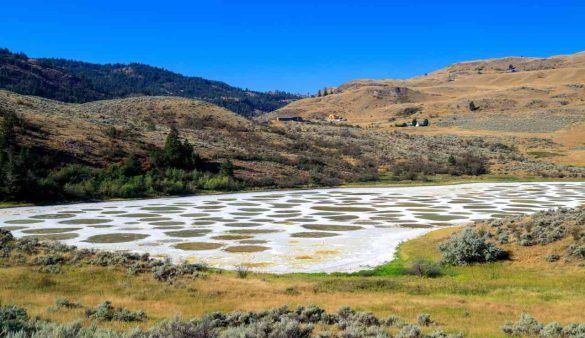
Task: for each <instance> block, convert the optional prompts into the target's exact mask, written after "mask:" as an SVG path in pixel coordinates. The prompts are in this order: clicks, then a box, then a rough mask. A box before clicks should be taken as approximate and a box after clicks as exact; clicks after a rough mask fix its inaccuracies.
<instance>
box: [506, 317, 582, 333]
mask: <svg viewBox="0 0 585 338" xmlns="http://www.w3.org/2000/svg"><path fill="white" fill-rule="evenodd" d="M502 331H503V332H504V333H505V334H507V335H509V336H519V337H526V336H530V337H555V338H556V337H560V338H564V337H567V338H573V337H574V338H577V337H579V338H581V337H585V323H580V324H568V325H566V326H564V327H563V326H561V324H559V323H557V322H552V323H549V324H546V325H544V324H541V323H539V322H538V321H537V320H536V319H534V318H533V317H532V316H531V315H529V314H527V313H523V314H521V315H520V319H519V320H518V321H517V322H508V323H506V324H505V325H504V326H502Z"/></svg>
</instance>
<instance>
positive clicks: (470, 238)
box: [439, 228, 508, 265]
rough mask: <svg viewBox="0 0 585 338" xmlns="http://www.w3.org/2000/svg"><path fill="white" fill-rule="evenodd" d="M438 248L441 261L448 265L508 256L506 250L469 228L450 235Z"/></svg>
mask: <svg viewBox="0 0 585 338" xmlns="http://www.w3.org/2000/svg"><path fill="white" fill-rule="evenodd" d="M439 250H440V251H441V252H442V253H443V257H442V259H441V261H442V262H443V263H445V264H450V265H467V264H472V263H485V262H494V261H497V260H501V259H506V258H508V253H507V252H506V251H504V250H502V249H500V248H499V247H497V246H496V245H495V244H493V243H489V242H487V241H486V236H485V235H482V234H480V233H479V232H477V231H475V230H474V229H471V228H466V229H464V230H463V231H461V233H459V234H457V235H454V236H452V237H451V238H450V239H449V240H447V242H445V243H443V244H441V245H439Z"/></svg>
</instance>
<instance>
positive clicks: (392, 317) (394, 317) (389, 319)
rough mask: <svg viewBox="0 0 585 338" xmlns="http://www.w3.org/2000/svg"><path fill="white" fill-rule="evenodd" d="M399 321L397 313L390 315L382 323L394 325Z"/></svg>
mask: <svg viewBox="0 0 585 338" xmlns="http://www.w3.org/2000/svg"><path fill="white" fill-rule="evenodd" d="M400 322H401V320H400V318H399V317H398V316H397V315H390V316H388V317H387V318H386V320H384V324H386V325H387V326H394V325H397V324H399V323H400Z"/></svg>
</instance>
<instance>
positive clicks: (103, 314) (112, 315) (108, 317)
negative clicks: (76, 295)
mask: <svg viewBox="0 0 585 338" xmlns="http://www.w3.org/2000/svg"><path fill="white" fill-rule="evenodd" d="M85 315H86V316H87V317H88V318H91V319H96V320H98V321H122V322H141V321H143V320H144V319H146V314H145V313H144V312H143V311H136V312H132V311H130V310H128V309H125V308H115V307H114V306H112V303H111V302H110V301H105V302H103V303H102V304H100V305H98V306H97V307H95V308H93V309H91V308H89V309H86V310H85Z"/></svg>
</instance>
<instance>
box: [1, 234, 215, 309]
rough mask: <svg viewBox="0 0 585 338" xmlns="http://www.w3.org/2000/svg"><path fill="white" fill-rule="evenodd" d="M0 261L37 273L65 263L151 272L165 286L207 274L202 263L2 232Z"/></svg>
mask: <svg viewBox="0 0 585 338" xmlns="http://www.w3.org/2000/svg"><path fill="white" fill-rule="evenodd" d="M0 258H2V263H4V264H9V263H10V262H12V263H16V264H19V265H23V264H29V265H32V266H38V267H39V271H40V272H46V273H60V272H61V267H62V266H64V265H66V264H88V265H95V266H113V267H118V268H122V269H126V270H127V272H128V274H131V275H135V274H140V273H151V274H152V275H153V277H154V278H155V279H156V280H159V281H163V282H169V283H173V282H174V281H175V280H176V278H177V277H180V276H188V277H193V278H197V277H204V276H205V273H206V272H207V271H209V268H208V267H207V266H206V265H204V264H190V263H182V264H172V263H171V262H170V261H168V260H160V259H154V258H152V257H150V255H148V254H137V253H131V252H116V251H97V250H89V249H77V248H75V247H74V246H68V245H64V244H61V243H59V242H47V241H39V240H37V239H27V238H21V239H15V238H14V237H13V236H12V234H11V233H10V231H8V230H4V229H0ZM58 306H59V304H58ZM63 306H66V305H65V304H63Z"/></svg>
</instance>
